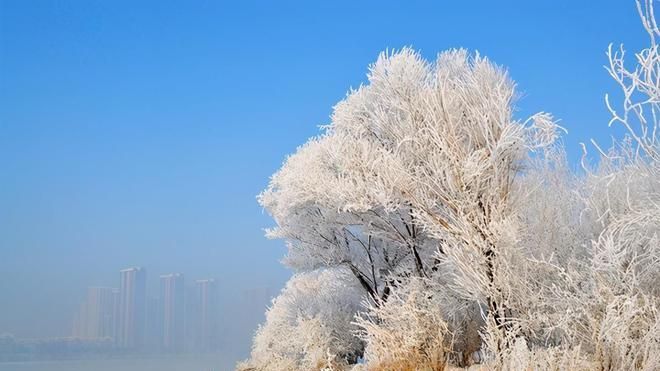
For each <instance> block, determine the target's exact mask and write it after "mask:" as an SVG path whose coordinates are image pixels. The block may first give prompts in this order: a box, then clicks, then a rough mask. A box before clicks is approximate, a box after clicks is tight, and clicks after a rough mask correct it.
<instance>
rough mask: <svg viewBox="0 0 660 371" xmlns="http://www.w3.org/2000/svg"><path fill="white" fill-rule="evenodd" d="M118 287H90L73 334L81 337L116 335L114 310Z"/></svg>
mask: <svg viewBox="0 0 660 371" xmlns="http://www.w3.org/2000/svg"><path fill="white" fill-rule="evenodd" d="M114 290H116V289H112V288H107V287H89V288H88V289H87V296H86V298H85V300H84V301H83V302H82V303H81V304H80V309H79V310H78V313H77V314H76V319H75V321H74V329H73V336H75V337H78V338H81V339H103V338H114V337H115V324H116V315H115V311H114V307H115V300H116V296H115V295H114V294H113V291H114Z"/></svg>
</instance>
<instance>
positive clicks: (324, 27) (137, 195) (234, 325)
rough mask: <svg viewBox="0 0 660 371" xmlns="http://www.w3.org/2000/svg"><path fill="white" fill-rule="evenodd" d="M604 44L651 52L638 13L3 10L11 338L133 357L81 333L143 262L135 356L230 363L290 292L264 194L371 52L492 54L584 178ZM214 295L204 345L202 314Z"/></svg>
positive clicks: (5, 247)
mask: <svg viewBox="0 0 660 371" xmlns="http://www.w3.org/2000/svg"><path fill="white" fill-rule="evenodd" d="M611 42H617V43H619V42H621V43H624V44H625V45H626V47H627V48H630V50H637V49H639V48H641V47H642V46H643V45H644V43H645V42H646V39H645V38H644V31H643V29H642V28H641V26H640V25H639V16H638V14H637V12H636V9H635V7H634V5H633V3H632V2H630V1H614V0H612V1H600V2H598V3H597V4H595V3H593V2H575V1H568V0H562V1H554V2H529V1H507V2H504V3H500V2H489V1H481V2H476V3H475V2H464V3H461V2H456V3H453V4H448V3H446V2H430V1H419V2H417V1H416V2H412V3H404V2H400V3H397V2H359V3H358V2H350V1H345V2H341V1H340V2H331V3H315V4H312V3H309V2H288V1H287V2H278V3H266V2H263V3H259V2H252V1H248V2H225V1H219V2H212V1H199V2H192V3H178V4H175V3H164V2H155V1H147V2H140V3H136V2H130V1H112V2H106V1H46V0H43V1H42V0H38V1H15V0H0V334H11V335H12V336H13V337H14V338H16V339H21V340H30V341H32V340H43V339H55V338H68V337H73V338H86V337H88V338H104V337H108V338H111V339H112V340H111V343H112V344H117V343H121V342H124V344H125V345H131V346H130V347H127V348H132V347H133V345H132V342H133V341H135V339H132V338H131V339H129V338H128V337H126V336H128V335H126V336H124V338H122V336H121V335H120V333H121V331H126V330H119V327H120V323H122V320H121V319H120V318H122V316H124V317H125V318H128V317H127V316H129V314H120V313H121V311H119V310H118V309H113V312H112V315H111V317H112V318H111V319H107V320H108V321H109V322H108V325H107V326H109V327H108V328H107V329H106V330H102V331H101V330H98V332H90V331H92V330H89V328H87V327H85V326H92V327H95V326H100V322H99V321H100V320H97V321H96V322H93V320H92V319H90V318H88V317H86V316H87V314H81V312H85V313H86V312H87V311H88V309H82V308H87V307H86V304H84V303H86V302H88V301H89V300H90V299H89V295H90V290H91V291H94V290H97V291H94V292H96V294H98V295H110V296H112V295H113V292H114V295H115V296H116V297H115V298H114V299H109V300H113V301H112V302H107V303H105V304H104V305H107V306H108V308H110V307H112V306H113V305H119V303H120V301H121V299H119V298H120V297H121V295H122V291H121V290H122V283H121V280H122V275H123V274H125V273H120V272H121V271H123V270H125V269H127V268H133V267H140V268H141V269H142V270H143V272H146V275H145V276H144V282H143V285H144V291H145V292H144V294H143V295H141V297H140V299H139V300H144V301H145V302H144V303H142V304H140V306H141V307H140V308H142V306H143V308H144V310H145V313H148V312H147V309H146V308H147V307H149V306H150V305H151V307H152V308H157V309H154V310H153V311H152V312H151V314H147V317H145V318H142V319H140V320H139V321H142V322H143V323H144V325H143V326H145V328H146V326H147V325H146V324H147V323H148V322H149V321H153V322H156V323H157V325H154V326H155V327H154V328H152V331H151V330H148V329H145V330H144V331H145V333H144V334H142V335H140V336H144V337H145V339H143V340H144V344H142V345H140V347H135V348H136V349H140V350H141V351H145V352H152V353H153V352H160V351H161V350H163V349H170V350H171V349H172V348H177V347H180V350H181V351H182V352H192V353H194V352H197V351H200V349H202V348H203V349H202V350H204V351H207V350H209V349H210V348H212V349H211V350H212V351H213V352H216V353H219V354H221V355H222V357H223V359H224V360H225V361H224V362H225V363H224V364H225V365H234V364H235V363H236V361H238V360H241V359H245V358H246V357H248V355H249V353H250V347H251V339H252V338H253V336H254V333H255V331H256V329H257V326H258V325H259V324H260V323H263V321H264V318H265V317H264V311H265V310H266V308H267V306H268V305H269V304H270V303H271V299H272V298H274V297H275V296H277V295H278V293H279V292H280V290H282V288H283V287H284V285H285V283H286V282H287V280H288V279H289V278H290V276H291V275H292V271H291V270H290V269H288V268H286V267H285V266H283V265H282V264H281V263H280V261H281V260H282V259H283V258H284V256H285V254H286V251H287V250H286V246H285V243H284V241H282V240H269V239H267V238H266V237H265V236H264V229H265V228H269V227H272V226H273V225H274V221H273V219H272V218H271V217H270V216H269V215H268V213H266V212H264V210H263V208H262V207H261V206H260V205H259V204H258V202H257V200H256V196H257V195H258V194H259V193H260V192H262V191H263V190H264V189H266V188H267V186H268V184H269V179H270V176H271V175H272V174H273V173H275V172H276V171H277V170H278V169H279V168H280V167H281V166H282V163H283V161H285V159H286V158H287V155H289V154H291V153H294V152H295V150H296V148H297V147H298V146H300V145H302V144H303V143H305V142H306V140H307V139H308V138H310V137H313V136H315V135H318V134H319V133H320V131H319V126H320V125H325V124H328V123H329V122H330V115H331V113H332V108H333V106H334V105H335V104H336V103H337V102H339V101H340V100H342V99H343V98H345V97H346V94H347V92H348V91H349V89H350V88H351V87H352V88H357V87H359V86H360V85H361V84H365V83H367V79H366V73H367V71H368V68H367V66H369V65H370V64H371V63H373V62H375V61H376V59H377V58H378V55H379V53H380V52H382V51H385V50H401V48H404V47H406V46H413V47H414V48H415V49H416V50H420V53H421V55H423V56H424V57H426V58H428V59H429V60H434V59H435V57H436V54H437V53H438V52H440V51H443V50H448V49H451V48H458V47H462V48H466V49H467V50H469V51H471V52H474V51H478V52H479V53H480V54H482V55H486V56H488V58H489V59H490V60H492V61H494V62H495V63H497V64H499V65H502V66H505V67H506V69H507V70H508V73H509V75H510V76H511V77H512V78H514V79H515V81H516V84H517V87H518V92H519V93H520V97H519V99H518V101H517V103H516V110H515V112H514V116H515V117H516V118H524V117H528V116H530V115H531V114H532V113H535V112H538V111H551V112H552V114H553V115H554V117H555V118H557V119H559V120H560V121H559V123H560V124H561V126H562V127H564V128H566V129H567V131H568V132H569V133H570V136H566V137H565V139H562V142H563V143H564V144H565V147H566V151H567V154H568V159H569V163H570V166H571V168H578V167H579V162H580V158H581V156H582V152H581V149H580V143H581V142H585V143H589V141H590V140H591V139H592V138H593V139H595V140H596V141H598V142H599V143H605V145H606V146H607V145H609V143H610V142H611V137H612V136H615V137H617V136H620V135H621V133H623V130H622V129H621V128H618V127H615V128H614V129H612V130H611V131H607V130H606V127H607V125H606V124H607V122H608V121H609V119H610V113H609V112H608V111H607V109H606V108H605V105H604V103H603V102H604V101H603V97H604V94H605V93H606V92H608V91H613V90H615V89H616V86H615V85H614V84H613V82H612V81H611V79H610V77H609V76H608V74H607V72H606V71H605V70H604V68H603V65H604V64H605V63H606V57H605V51H606V49H607V46H608V45H609V44H610V43H611ZM592 160H593V158H588V159H587V161H592ZM172 274H181V277H183V279H182V280H181V281H177V282H179V283H176V284H173V285H175V286H176V285H178V284H181V285H182V288H181V291H180V292H178V293H176V294H173V293H174V292H175V291H176V290H178V288H177V289H174V288H171V289H164V288H163V285H167V282H169V281H168V280H176V279H175V278H173V277H174V276H168V275H172ZM167 277H170V278H167ZM206 280H212V282H213V290H214V292H215V293H214V294H213V295H217V303H214V304H213V305H210V304H209V308H211V310H212V311H213V316H214V319H213V320H212V321H211V320H209V321H210V322H208V323H209V325H208V327H214V329H213V334H211V335H208V336H209V337H211V338H213V340H208V339H207V340H200V338H199V336H200V335H199V332H200V331H201V330H200V329H199V326H202V327H205V328H206V327H207V326H205V325H203V324H200V322H199V321H200V316H201V314H196V313H201V312H200V311H201V309H200V305H202V304H200V303H201V301H200V299H199V292H197V294H196V290H199V289H200V287H201V285H204V283H203V282H211V281H206ZM94 288H96V289H94ZM99 288H104V290H100V291H99ZM113 289H115V290H114V291H113ZM101 291H103V293H102V294H101ZM96 294H91V295H96ZM168 295H175V296H176V299H171V300H169V304H167V299H166V298H167V297H168ZM196 295H197V296H196ZM104 300H105V299H104ZM126 300H128V299H124V301H126ZM150 300H151V301H152V302H151V304H149V301H150ZM213 300H214V301H215V300H216V299H213ZM204 305H207V304H204ZM176 306H180V307H181V308H184V314H182V315H181V316H174V317H167V316H165V315H164V314H163V313H164V311H166V310H170V309H171V308H174V307H176ZM166 308H169V309H166ZM108 316H110V314H108ZM149 316H150V317H149ZM108 318H110V317H108ZM165 318H170V320H171V321H181V322H180V323H179V322H177V324H176V325H174V324H170V325H165V323H167V320H166V319H165ZM124 321H127V320H124ZM215 321H217V322H215ZM211 322H212V323H213V324H212V325H211V324H210V323H211ZM89 323H94V325H89ZM168 326H170V327H168ZM165 328H170V329H175V328H176V330H173V331H176V332H175V333H176V334H181V336H178V335H176V336H173V335H170V336H166V335H164V332H166V330H165ZM94 331H97V330H94ZM149 331H151V332H149ZM87 335H89V336H87ZM216 336H217V338H216ZM148 337H151V339H146V338H148ZM122 339H123V340H122ZM175 339H176V340H175ZM195 339H197V340H195ZM200 341H201V342H204V343H205V342H209V343H213V344H212V346H211V345H208V344H207V345H208V346H207V345H199V342H200ZM171 342H174V344H175V345H170V343H171ZM205 344H206V343H205ZM155 349H158V351H156V350H155ZM0 370H5V368H3V366H2V363H0ZM7 370H9V369H7ZM35 370H36V369H35Z"/></svg>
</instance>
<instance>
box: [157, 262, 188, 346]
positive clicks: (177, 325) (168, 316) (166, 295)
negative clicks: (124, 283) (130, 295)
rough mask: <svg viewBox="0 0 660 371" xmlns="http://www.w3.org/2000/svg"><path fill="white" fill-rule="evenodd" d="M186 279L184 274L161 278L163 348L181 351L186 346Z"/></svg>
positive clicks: (168, 275)
mask: <svg viewBox="0 0 660 371" xmlns="http://www.w3.org/2000/svg"><path fill="white" fill-rule="evenodd" d="M184 297H185V288H184V279H183V274H180V273H173V274H167V275H163V276H160V303H161V316H160V317H161V320H162V322H161V329H162V343H161V345H162V347H163V349H165V350H168V351H181V350H183V346H184V318H185V317H184V316H185V313H184V310H185V305H184Z"/></svg>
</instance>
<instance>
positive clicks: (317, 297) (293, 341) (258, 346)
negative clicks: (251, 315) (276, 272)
mask: <svg viewBox="0 0 660 371" xmlns="http://www.w3.org/2000/svg"><path fill="white" fill-rule="evenodd" d="M362 293H363V291H362V289H361V288H360V285H359V283H357V282H356V280H355V278H354V277H353V275H352V274H351V272H350V271H348V270H347V269H346V268H344V269H339V268H335V269H319V270H317V271H312V272H308V273H300V274H297V275H295V276H294V277H293V278H291V280H290V281H289V282H288V283H287V285H286V287H285V288H284V289H283V290H282V293H281V294H280V295H279V296H278V297H277V298H275V299H274V300H273V305H272V306H271V308H270V309H269V310H268V312H267V313H266V322H265V324H264V325H262V326H261V327H260V328H259V329H258V330H257V334H256V336H255V338H254V344H253V347H252V353H251V356H250V359H249V360H248V361H245V362H243V363H242V364H240V365H239V369H240V370H260V371H268V370H272V371H276V370H277V371H281V370H330V369H333V367H335V368H337V367H340V366H341V365H346V364H348V363H352V362H354V361H355V359H356V358H357V355H359V354H360V353H361V351H362V347H363V345H362V343H361V341H360V339H358V338H356V337H355V336H354V333H355V331H356V326H355V325H353V324H352V321H353V318H354V316H355V313H356V312H357V311H358V309H359V308H360V305H361V301H362Z"/></svg>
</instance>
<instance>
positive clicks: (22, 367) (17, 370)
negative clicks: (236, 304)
mask: <svg viewBox="0 0 660 371" xmlns="http://www.w3.org/2000/svg"><path fill="white" fill-rule="evenodd" d="M234 366H235V364H234V362H233V361H230V360H228V359H227V358H226V357H222V356H219V355H186V356H177V357H161V358H140V359H98V360H80V361H41V362H8V363H0V371H231V370H233V369H234Z"/></svg>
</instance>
